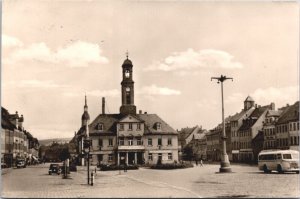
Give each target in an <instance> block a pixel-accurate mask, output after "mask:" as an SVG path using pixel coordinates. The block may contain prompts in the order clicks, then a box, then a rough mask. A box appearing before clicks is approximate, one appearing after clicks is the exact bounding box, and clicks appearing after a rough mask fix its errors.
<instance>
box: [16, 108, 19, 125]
mask: <svg viewBox="0 0 300 199" xmlns="http://www.w3.org/2000/svg"><path fill="white" fill-rule="evenodd" d="M16 128H17V129H18V128H19V114H18V111H16Z"/></svg>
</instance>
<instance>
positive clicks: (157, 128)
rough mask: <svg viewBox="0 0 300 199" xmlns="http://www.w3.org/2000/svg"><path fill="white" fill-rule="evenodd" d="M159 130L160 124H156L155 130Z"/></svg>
mask: <svg viewBox="0 0 300 199" xmlns="http://www.w3.org/2000/svg"><path fill="white" fill-rule="evenodd" d="M160 129H161V123H159V122H157V123H156V130H160Z"/></svg>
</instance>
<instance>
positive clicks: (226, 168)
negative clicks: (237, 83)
mask: <svg viewBox="0 0 300 199" xmlns="http://www.w3.org/2000/svg"><path fill="white" fill-rule="evenodd" d="M213 79H216V80H218V82H217V83H218V84H219V83H220V82H221V95H222V125H223V130H222V137H221V140H222V143H221V144H222V149H223V151H222V155H221V167H220V170H219V171H220V173H229V172H231V168H230V162H229V158H228V155H227V153H226V139H227V137H226V133H225V121H224V99H223V82H224V81H225V80H227V79H231V80H232V81H233V78H231V77H226V76H223V75H221V77H212V78H211V81H212V80H213Z"/></svg>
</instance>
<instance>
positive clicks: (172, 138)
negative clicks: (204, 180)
mask: <svg viewBox="0 0 300 199" xmlns="http://www.w3.org/2000/svg"><path fill="white" fill-rule="evenodd" d="M132 68H133V65H132V62H131V61H130V60H129V59H128V56H127V59H126V60H125V61H124V62H123V64H122V82H121V96H122V105H121V107H120V112H119V113H117V114H107V113H105V98H104V97H103V98H102V113H100V114H99V115H98V116H97V117H96V118H95V119H94V120H93V121H92V122H91V123H90V116H89V113H88V106H87V98H86V97H85V105H84V113H83V115H82V118H81V119H82V126H81V128H80V129H79V131H78V132H77V133H76V135H75V138H76V140H77V146H78V157H79V160H80V164H81V165H84V164H85V159H84V157H85V155H84V149H83V143H84V140H85V139H86V138H87V137H89V139H90V140H91V147H90V154H91V156H92V158H91V164H92V165H96V164H117V165H120V164H125V163H126V164H140V165H141V164H156V163H157V162H158V161H161V162H162V163H173V162H175V161H178V133H177V131H175V130H174V129H173V128H172V127H171V126H170V125H169V124H167V123H166V122H165V121H164V120H162V119H161V118H160V117H159V116H158V115H157V114H150V113H147V112H144V113H142V111H139V113H137V108H136V106H135V105H134V81H133V77H132V76H133V70H132Z"/></svg>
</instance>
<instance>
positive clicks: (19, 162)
mask: <svg viewBox="0 0 300 199" xmlns="http://www.w3.org/2000/svg"><path fill="white" fill-rule="evenodd" d="M16 163H17V168H26V163H25V160H24V159H19V160H17V162H16Z"/></svg>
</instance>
